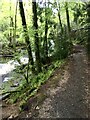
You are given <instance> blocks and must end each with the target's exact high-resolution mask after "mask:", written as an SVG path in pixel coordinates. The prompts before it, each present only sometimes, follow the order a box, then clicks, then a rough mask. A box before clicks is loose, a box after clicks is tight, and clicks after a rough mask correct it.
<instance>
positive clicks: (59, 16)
mask: <svg viewBox="0 0 90 120" xmlns="http://www.w3.org/2000/svg"><path fill="white" fill-rule="evenodd" d="M58 18H59V24H60V27H61V33H63V27H62V22H61V15H60V4H59V3H58Z"/></svg>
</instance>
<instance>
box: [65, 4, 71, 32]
mask: <svg viewBox="0 0 90 120" xmlns="http://www.w3.org/2000/svg"><path fill="white" fill-rule="evenodd" d="M65 9H66V17H67V26H68V32H69V33H70V31H71V27H70V18H69V10H68V3H67V2H65Z"/></svg>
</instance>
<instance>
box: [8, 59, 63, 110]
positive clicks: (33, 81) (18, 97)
mask: <svg viewBox="0 0 90 120" xmlns="http://www.w3.org/2000/svg"><path fill="white" fill-rule="evenodd" d="M64 63H65V60H58V61H56V62H52V64H51V65H50V66H48V69H45V70H43V72H41V73H39V74H38V75H36V76H33V75H32V76H29V83H28V84H27V83H26V81H25V80H22V81H23V82H22V84H21V85H20V86H19V87H18V88H17V92H15V93H12V94H11V95H10V97H9V98H8V100H7V102H9V103H12V104H13V103H15V102H20V110H21V109H22V106H23V105H24V104H25V103H26V102H27V101H28V99H29V98H30V97H31V96H34V95H35V94H36V93H37V90H38V89H39V88H40V86H41V85H42V84H44V83H45V81H47V80H49V78H50V76H52V75H53V72H54V70H55V69H56V68H58V67H60V66H61V65H63V64H64Z"/></svg>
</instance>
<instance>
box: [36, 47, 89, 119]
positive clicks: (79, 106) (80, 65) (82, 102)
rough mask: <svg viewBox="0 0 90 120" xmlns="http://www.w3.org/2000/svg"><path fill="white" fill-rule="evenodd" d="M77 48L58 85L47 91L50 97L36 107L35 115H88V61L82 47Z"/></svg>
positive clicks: (69, 116)
mask: <svg viewBox="0 0 90 120" xmlns="http://www.w3.org/2000/svg"><path fill="white" fill-rule="evenodd" d="M78 49H80V50H81V51H80V52H79V53H75V54H73V58H72V59H71V61H70V64H69V65H68V66H67V70H66V71H65V74H64V76H63V79H61V78H60V79H61V80H60V81H59V82H58V86H57V87H56V88H54V89H50V90H49V91H47V92H48V93H49V94H50V97H48V98H47V99H46V100H45V101H44V102H43V104H42V105H41V106H40V108H38V109H39V110H38V113H39V114H38V116H37V117H40V118H47V117H49V118H50V117H51V118H89V117H90V104H89V102H90V101H89V100H90V94H89V92H90V91H89V90H90V89H89V85H90V82H89V80H90V79H89V76H88V75H89V74H88V72H89V71H88V62H87V57H86V55H85V51H84V50H83V49H82V48H78ZM57 77H58V76H57ZM57 79H59V77H58V78H57ZM53 92H54V93H53ZM52 94H53V95H52Z"/></svg>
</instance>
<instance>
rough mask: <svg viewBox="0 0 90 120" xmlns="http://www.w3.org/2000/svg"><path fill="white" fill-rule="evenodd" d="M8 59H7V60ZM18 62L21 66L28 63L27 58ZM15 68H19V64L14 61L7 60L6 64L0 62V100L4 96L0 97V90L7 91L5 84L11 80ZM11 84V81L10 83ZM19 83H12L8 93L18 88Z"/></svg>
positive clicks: (0, 93) (0, 95)
mask: <svg viewBox="0 0 90 120" xmlns="http://www.w3.org/2000/svg"><path fill="white" fill-rule="evenodd" d="M7 59H8V58H7ZM7 59H6V61H7ZM20 61H21V63H22V64H27V63H28V57H21V58H20ZM17 66H20V64H19V63H18V62H17V61H15V60H10V59H8V62H5V59H4V63H3V62H0V100H1V99H2V98H3V97H5V95H2V90H3V89H7V86H8V85H7V83H8V82H9V81H10V80H11V79H13V77H14V75H15V74H17V73H15V71H14V70H15V69H16V67H17ZM12 82H13V81H12ZM18 85H19V83H18V82H17V81H14V83H13V86H10V87H9V89H8V90H9V91H12V90H15V89H16V88H17V87H18Z"/></svg>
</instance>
